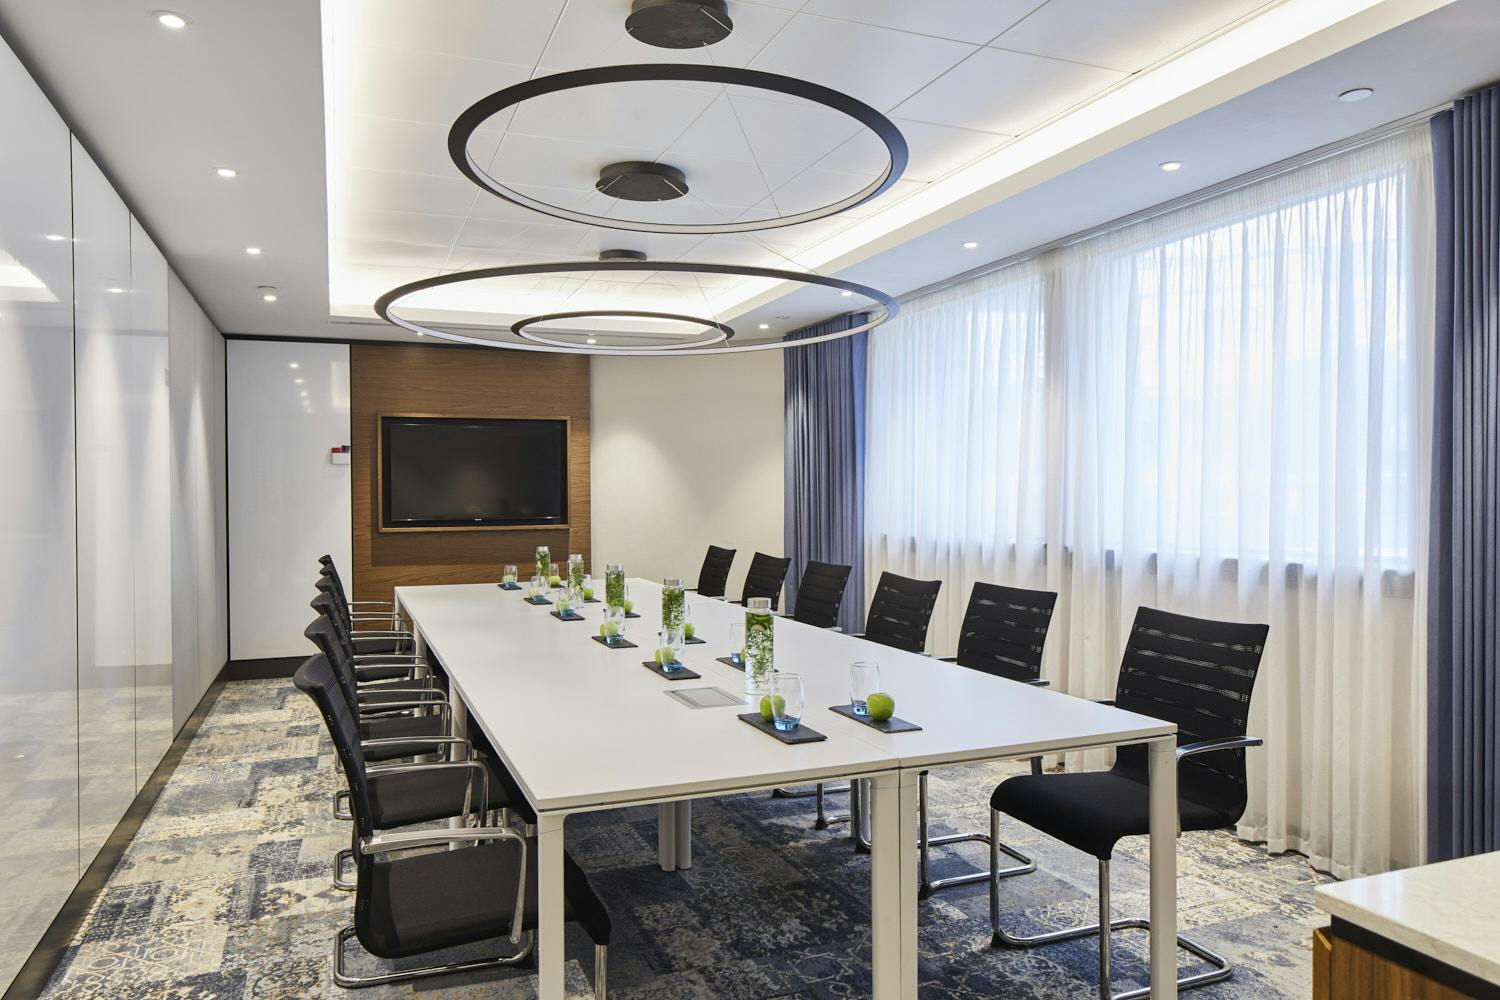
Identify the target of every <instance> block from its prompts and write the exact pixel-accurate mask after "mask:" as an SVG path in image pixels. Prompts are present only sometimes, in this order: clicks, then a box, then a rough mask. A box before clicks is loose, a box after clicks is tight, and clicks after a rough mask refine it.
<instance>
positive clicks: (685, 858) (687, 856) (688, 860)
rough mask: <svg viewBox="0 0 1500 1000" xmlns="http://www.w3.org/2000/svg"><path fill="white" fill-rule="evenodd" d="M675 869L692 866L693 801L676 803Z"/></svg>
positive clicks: (679, 869)
mask: <svg viewBox="0 0 1500 1000" xmlns="http://www.w3.org/2000/svg"><path fill="white" fill-rule="evenodd" d="M675 839H676V841H677V870H678V871H685V870H687V869H689V868H691V867H693V803H692V802H679V803H677V835H676V837H675Z"/></svg>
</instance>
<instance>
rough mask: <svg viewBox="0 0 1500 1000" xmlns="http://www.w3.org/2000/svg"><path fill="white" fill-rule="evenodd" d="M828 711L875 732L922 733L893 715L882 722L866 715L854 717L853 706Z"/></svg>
mask: <svg viewBox="0 0 1500 1000" xmlns="http://www.w3.org/2000/svg"><path fill="white" fill-rule="evenodd" d="M828 711H830V712H837V713H838V714H839V715H842V716H843V717H844V718H846V719H853V720H854V721H855V722H858V723H860V724H862V725H866V726H869V727H870V728H871V729H874V730H876V731H877V732H882V733H918V732H921V731H922V727H921V726H919V725H917V724H916V723H915V722H907V721H906V720H905V719H898V718H896V717H895V716H894V715H893V716H891V717H890V718H889V719H886V720H885V721H884V722H880V721H878V720H876V719H872V718H870V717H869V716H868V715H856V714H855V712H854V706H853V705H829V706H828Z"/></svg>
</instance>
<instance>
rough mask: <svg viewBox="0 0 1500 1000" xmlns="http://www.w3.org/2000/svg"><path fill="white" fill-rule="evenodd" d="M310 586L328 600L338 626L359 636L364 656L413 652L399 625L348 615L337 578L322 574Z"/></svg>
mask: <svg viewBox="0 0 1500 1000" xmlns="http://www.w3.org/2000/svg"><path fill="white" fill-rule="evenodd" d="M313 586H315V587H317V589H318V593H320V594H326V595H327V596H328V601H329V605H330V606H331V607H332V609H333V612H334V614H335V615H336V616H337V618H338V622H339V625H340V626H341V627H342V628H343V629H344V631H346V632H348V633H349V634H350V635H357V636H359V638H360V642H361V643H363V644H364V649H365V651H366V652H369V653H401V652H410V651H411V650H412V649H413V648H414V643H415V636H414V635H413V634H412V632H411V631H410V630H409V629H407V628H405V627H404V626H403V625H402V624H401V623H399V622H397V621H395V620H393V619H391V618H389V617H387V616H379V617H378V618H377V619H376V620H374V621H371V620H369V619H367V618H360V617H357V616H355V615H353V614H351V613H350V611H349V606H348V605H347V604H346V603H344V599H343V598H342V597H341V596H340V592H339V591H340V588H339V583H338V577H336V576H334V575H332V574H330V573H322V574H320V575H319V576H318V579H317V582H316V583H314V584H313Z"/></svg>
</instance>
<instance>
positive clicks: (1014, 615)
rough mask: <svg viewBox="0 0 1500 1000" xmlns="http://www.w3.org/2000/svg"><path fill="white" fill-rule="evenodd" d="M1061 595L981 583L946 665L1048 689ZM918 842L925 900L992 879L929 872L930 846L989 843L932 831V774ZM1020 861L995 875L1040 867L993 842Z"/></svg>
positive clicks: (921, 788) (922, 790)
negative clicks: (1045, 657) (1050, 633)
mask: <svg viewBox="0 0 1500 1000" xmlns="http://www.w3.org/2000/svg"><path fill="white" fill-rule="evenodd" d="M1056 605H1057V595H1056V594H1055V593H1053V592H1051V591H1049V590H1021V589H1019V588H1017V587H1002V586H1000V585H999V584H997V583H976V584H974V589H973V590H971V591H970V592H969V606H968V608H966V609H965V610H964V623H963V626H962V627H961V628H960V630H959V634H958V655H957V656H940V657H938V659H940V660H942V661H944V662H945V663H957V664H958V665H959V666H961V667H968V668H969V669H971V670H978V671H980V672H981V673H986V674H993V675H994V676H996V677H1004V678H1006V679H1008V680H1013V681H1019V682H1021V683H1022V684H1031V685H1034V686H1036V687H1046V686H1047V681H1046V680H1044V679H1043V678H1042V648H1043V647H1044V646H1045V645H1046V642H1047V628H1048V626H1050V625H1051V624H1052V609H1053V608H1054V607H1056ZM1031 773H1032V774H1041V773H1042V759H1041V758H1040V757H1033V758H1031ZM917 782H918V784H917V844H918V846H919V849H920V851H921V854H920V856H919V859H918V872H919V873H920V876H921V882H920V885H921V888H920V889H919V895H920V896H921V898H923V899H926V898H927V897H928V896H930V895H932V894H933V893H934V892H938V891H939V890H942V889H948V888H951V887H953V886H956V885H970V884H972V883H975V882H983V881H985V880H986V879H988V878H990V877H991V873H990V872H988V871H983V872H972V873H970V874H967V875H953V876H950V877H948V878H936V879H935V878H932V877H930V875H929V870H928V866H929V857H928V853H929V850H930V849H931V848H933V847H942V846H944V845H946V844H962V843H978V844H989V843H990V835H989V834H987V833H979V832H973V833H953V834H947V835H945V836H941V837H929V836H928V835H927V820H928V811H927V802H928V796H927V772H926V771H923V772H922V773H921V774H920V775H919V776H918V778H917ZM993 846H994V848H995V849H996V850H998V851H999V852H1000V853H1002V854H1007V855H1009V856H1010V857H1011V858H1012V859H1014V860H1015V861H1016V862H1017V863H1016V864H1014V865H1010V866H1008V867H1005V868H1001V869H998V870H995V872H994V877H995V878H1010V877H1011V876H1013V875H1027V874H1030V873H1031V872H1034V871H1036V862H1035V861H1033V860H1031V859H1030V858H1029V857H1027V856H1026V855H1024V854H1022V853H1021V852H1020V851H1018V850H1016V849H1015V848H1014V847H1011V846H1010V845H1009V844H998V845H993Z"/></svg>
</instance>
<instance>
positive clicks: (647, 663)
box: [641, 660, 703, 681]
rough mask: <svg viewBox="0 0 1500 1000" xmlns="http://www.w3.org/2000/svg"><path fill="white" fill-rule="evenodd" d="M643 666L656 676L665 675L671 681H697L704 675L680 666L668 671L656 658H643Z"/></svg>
mask: <svg viewBox="0 0 1500 1000" xmlns="http://www.w3.org/2000/svg"><path fill="white" fill-rule="evenodd" d="M641 666H643V667H645V668H646V669H647V670H649V671H651V672H652V673H653V674H655V675H656V676H658V677H665V678H666V679H667V680H669V681H695V680H697V679H698V678H700V677H702V676H703V675H702V674H695V673H693V672H692V671H691V670H689V669H688V668H687V667H678V668H677V669H676V670H673V671H672V672H671V673H668V672H667V671H665V670H663V669H662V666H661V664H659V663H657V662H656V661H655V660H642V661H641Z"/></svg>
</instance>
